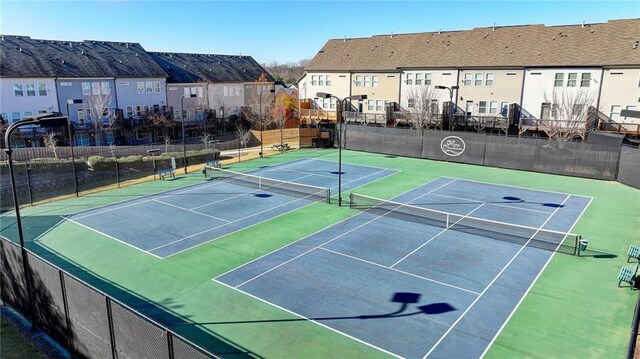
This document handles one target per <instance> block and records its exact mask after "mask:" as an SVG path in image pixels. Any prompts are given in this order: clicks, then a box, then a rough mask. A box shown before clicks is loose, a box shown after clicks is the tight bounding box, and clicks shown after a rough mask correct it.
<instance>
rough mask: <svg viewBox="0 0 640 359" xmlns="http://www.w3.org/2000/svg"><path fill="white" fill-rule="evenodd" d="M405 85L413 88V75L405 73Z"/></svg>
mask: <svg viewBox="0 0 640 359" xmlns="http://www.w3.org/2000/svg"><path fill="white" fill-rule="evenodd" d="M405 82H406V83H407V85H409V86H413V74H412V73H410V72H409V73H407V79H406V81H405Z"/></svg>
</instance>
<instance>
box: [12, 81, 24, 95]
mask: <svg viewBox="0 0 640 359" xmlns="http://www.w3.org/2000/svg"><path fill="white" fill-rule="evenodd" d="M13 96H15V97H24V87H23V86H22V84H15V83H14V84H13Z"/></svg>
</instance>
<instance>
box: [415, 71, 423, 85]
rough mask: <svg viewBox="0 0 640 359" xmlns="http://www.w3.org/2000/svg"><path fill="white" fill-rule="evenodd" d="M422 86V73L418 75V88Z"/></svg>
mask: <svg viewBox="0 0 640 359" xmlns="http://www.w3.org/2000/svg"><path fill="white" fill-rule="evenodd" d="M420 85H422V74H421V73H417V74H416V86H420Z"/></svg>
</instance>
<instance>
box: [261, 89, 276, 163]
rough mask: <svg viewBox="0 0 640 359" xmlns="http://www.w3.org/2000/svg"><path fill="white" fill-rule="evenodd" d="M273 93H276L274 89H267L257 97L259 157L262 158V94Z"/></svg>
mask: <svg viewBox="0 0 640 359" xmlns="http://www.w3.org/2000/svg"><path fill="white" fill-rule="evenodd" d="M266 92H269V93H274V92H276V89H269V90H263V91H261V92H260V95H258V97H259V103H260V113H259V114H258V116H259V119H260V157H263V154H262V132H264V120H263V118H262V94H263V93H266Z"/></svg>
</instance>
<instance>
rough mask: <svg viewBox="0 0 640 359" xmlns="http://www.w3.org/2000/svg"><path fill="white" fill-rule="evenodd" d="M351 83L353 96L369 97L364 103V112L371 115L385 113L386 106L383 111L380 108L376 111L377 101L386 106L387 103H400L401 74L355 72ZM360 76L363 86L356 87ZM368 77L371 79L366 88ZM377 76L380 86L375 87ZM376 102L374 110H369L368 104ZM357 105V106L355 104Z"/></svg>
mask: <svg viewBox="0 0 640 359" xmlns="http://www.w3.org/2000/svg"><path fill="white" fill-rule="evenodd" d="M352 76H353V77H352V81H351V95H352V96H354V95H367V100H365V101H363V104H362V111H363V112H369V113H384V105H383V108H382V110H380V109H379V107H378V108H377V109H376V107H375V101H377V100H380V101H382V103H383V104H384V102H385V101H389V102H397V103H399V102H400V80H401V74H400V73H399V72H394V73H388V72H387V73H385V72H381V73H375V72H374V73H370V72H354V73H353V75H352ZM358 76H362V82H361V84H362V86H356V85H357V84H358V83H357V82H358V80H357V79H358ZM366 76H368V77H369V83H368V84H367V85H368V86H365V82H366V81H365V80H366ZM374 76H377V78H378V84H377V86H375V87H374V86H373V77H374ZM369 101H374V108H373V110H370V109H368V106H367V103H368V102H369ZM354 105H355V104H354Z"/></svg>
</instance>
